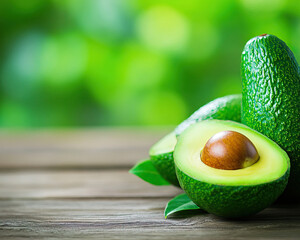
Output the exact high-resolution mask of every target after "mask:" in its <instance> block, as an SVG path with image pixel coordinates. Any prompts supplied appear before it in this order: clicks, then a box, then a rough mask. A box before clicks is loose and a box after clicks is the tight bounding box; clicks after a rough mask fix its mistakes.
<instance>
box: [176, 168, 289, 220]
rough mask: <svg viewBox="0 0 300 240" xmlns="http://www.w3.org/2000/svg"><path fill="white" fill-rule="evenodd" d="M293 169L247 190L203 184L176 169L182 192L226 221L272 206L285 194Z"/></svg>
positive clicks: (245, 187) (243, 187)
mask: <svg viewBox="0 0 300 240" xmlns="http://www.w3.org/2000/svg"><path fill="white" fill-rule="evenodd" d="M289 171H290V168H288V169H287V171H286V172H285V174H284V175H283V176H282V177H280V178H278V179H276V180H274V181H272V182H268V183H264V184H259V185H245V186H225V185H216V184H210V183H207V182H203V181H199V180H196V179H194V178H192V177H191V176H189V175H187V174H185V173H184V172H182V171H181V170H180V169H179V168H178V167H176V174H177V176H178V179H179V183H180V185H181V187H182V189H183V190H184V191H185V192H186V194H187V195H188V196H189V198H190V199H191V200H192V201H193V202H194V203H195V204H197V205H198V206H199V207H200V208H202V209H204V210H206V211H207V212H209V213H213V214H215V215H217V216H220V217H225V218H243V217H247V216H251V215H254V214H256V213H258V212H260V211H261V210H263V209H264V208H266V207H268V206H270V205H271V204H272V203H273V202H274V201H275V200H276V199H277V198H278V197H279V196H280V194H281V193H282V192H283V191H284V189H285V187H286V185H287V181H288V177H289Z"/></svg>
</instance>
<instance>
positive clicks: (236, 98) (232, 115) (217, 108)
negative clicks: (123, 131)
mask: <svg viewBox="0 0 300 240" xmlns="http://www.w3.org/2000/svg"><path fill="white" fill-rule="evenodd" d="M241 105H242V95H241V94H233V95H227V96H224V97H220V98H217V99H215V100H213V101H211V102H209V103H207V104H206V105H204V106H202V107H200V108H199V109H198V110H197V111H196V112H194V113H193V114H192V115H191V116H190V117H189V118H188V119H186V120H185V121H183V122H182V123H181V124H179V125H178V127H177V128H176V129H175V133H176V135H177V136H179V135H180V134H181V133H182V132H183V131H184V130H185V129H186V128H188V127H189V126H190V125H192V124H194V123H196V122H199V121H203V120H208V119H218V120H232V121H235V122H241ZM174 147H175V146H174ZM150 159H151V161H152V163H153V165H154V167H155V168H156V170H157V171H158V172H159V173H160V175H161V176H162V177H163V178H164V179H165V180H167V181H168V182H169V183H171V184H173V185H174V186H177V187H180V185H179V182H178V180H177V176H176V172H175V164H174V158H173V152H167V153H162V154H158V155H150Z"/></svg>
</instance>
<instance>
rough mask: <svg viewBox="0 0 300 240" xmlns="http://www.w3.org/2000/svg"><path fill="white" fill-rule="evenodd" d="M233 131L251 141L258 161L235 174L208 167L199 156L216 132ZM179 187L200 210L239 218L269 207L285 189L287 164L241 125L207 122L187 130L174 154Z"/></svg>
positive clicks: (280, 153) (267, 142)
mask: <svg viewBox="0 0 300 240" xmlns="http://www.w3.org/2000/svg"><path fill="white" fill-rule="evenodd" d="M227 130H229V131H236V132H239V133H241V134H243V135H245V136H246V137H247V138H249V139H250V140H251V142H252V143H253V144H254V145H255V147H256V149H257V151H258V153H259V155H260V159H259V160H258V161H257V162H256V163H255V164H253V165H251V166H249V167H247V168H243V169H238V170H222V169H216V168H212V167H209V166H207V165H206V164H204V163H203V162H202V161H201V158H200V153H201V151H202V149H203V147H204V146H205V144H206V142H207V141H208V140H209V138H211V137H212V136H213V135H215V134H216V133H218V132H222V131H227ZM174 161H175V168H176V174H177V177H178V180H179V183H180V186H181V187H182V188H183V190H184V191H185V192H186V194H187V195H188V196H189V197H190V198H191V200H192V201H193V202H194V203H196V204H197V205H198V206H199V207H200V208H202V209H204V210H206V211H207V212H209V213H213V214H215V215H217V216H221V217H227V218H239V217H245V216H249V215H253V214H255V213H257V212H259V211H261V210H263V209H264V208H266V207H268V206H269V205H270V204H272V203H273V202H274V201H275V200H276V199H277V198H278V197H279V196H280V195H281V193H282V192H283V190H284V189H285V187H286V185H287V181H288V177H289V172H290V161H289V157H288V155H287V154H286V152H285V151H283V150H282V149H281V148H280V147H279V146H278V145H277V144H276V143H274V142H273V141H272V140H270V139H268V138H267V137H265V136H264V135H262V134H260V133H258V132H256V131H254V130H252V129H251V128H248V127H247V126H245V125H242V124H240V123H236V122H231V121H222V120H206V121H202V122H199V123H196V124H194V125H192V126H190V127H189V128H188V129H186V130H185V131H184V132H183V133H182V134H181V135H180V137H179V138H178V140H177V145H176V147H175V151H174Z"/></svg>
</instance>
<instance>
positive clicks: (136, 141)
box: [0, 128, 300, 239]
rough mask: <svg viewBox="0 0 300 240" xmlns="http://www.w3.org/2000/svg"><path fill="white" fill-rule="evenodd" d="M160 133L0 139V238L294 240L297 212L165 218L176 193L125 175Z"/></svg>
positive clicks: (298, 232) (58, 133) (59, 133)
mask: <svg viewBox="0 0 300 240" xmlns="http://www.w3.org/2000/svg"><path fill="white" fill-rule="evenodd" d="M166 132H167V131H166V130H161V129H139V128H134V129H124V128H122V129H116V128H115V129H85V130H55V131H53V130H51V131H49V130H48V131H47V130H38V131H37V130H36V131H30V132H24V131H19V132H5V131H2V132H1V133H0V169H1V170H0V239H20V238H36V239H43V238H53V239H55V238H64V239H67V238H79V239H88V238H95V239H169V238H172V239H199V238H203V239H244V238H245V239H282V238H284V239H300V206H299V205H298V206H295V205H294V206H291V205H290V206H289V205H277V206H272V207H270V208H268V209H265V210H264V211H262V212H261V213H259V214H257V215H256V216H254V217H252V218H249V219H247V220H239V221H237V220H236V221H232V220H231V221H229V220H224V219H221V218H218V217H215V216H213V215H211V214H206V213H202V214H199V213H197V212H188V213H185V214H177V215H174V216H172V217H170V218H168V219H164V216H163V211H164V207H165V204H166V203H167V202H168V201H169V200H170V199H171V198H172V197H173V196H175V195H177V194H178V193H180V192H181V191H180V190H179V189H177V188H175V187H172V186H164V187H156V186H152V185H149V184H147V183H145V182H143V181H142V180H140V179H139V178H137V177H136V176H134V175H131V174H129V173H128V170H129V168H130V167H131V166H132V165H133V164H134V163H136V162H137V161H138V160H140V159H143V158H145V157H147V152H148V149H149V147H150V146H151V145H152V144H153V143H154V142H155V141H156V140H158V139H159V138H160V137H161V136H163V135H164V134H165V133H166Z"/></svg>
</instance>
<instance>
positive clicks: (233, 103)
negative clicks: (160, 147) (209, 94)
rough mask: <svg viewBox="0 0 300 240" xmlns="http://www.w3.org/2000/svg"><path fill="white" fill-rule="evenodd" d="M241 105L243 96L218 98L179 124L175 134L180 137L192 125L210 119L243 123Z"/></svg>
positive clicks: (234, 95) (235, 95)
mask: <svg viewBox="0 0 300 240" xmlns="http://www.w3.org/2000/svg"><path fill="white" fill-rule="evenodd" d="M241 105H242V95H241V94H233V95H228V96H225V97H220V98H217V99H215V100H213V101H211V102H209V103H207V104H205V105H204V106H202V107H201V108H199V109H198V110H197V111H196V112H194V113H193V114H192V115H191V116H190V117H189V118H187V119H186V120H185V121H183V122H182V123H181V124H179V125H178V126H177V127H176V129H175V133H176V135H177V136H178V135H180V134H181V133H182V132H183V131H184V130H185V129H186V128H188V127H189V126H190V125H192V124H194V123H196V122H200V121H203V120H209V119H218V120H231V121H234V122H241Z"/></svg>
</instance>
